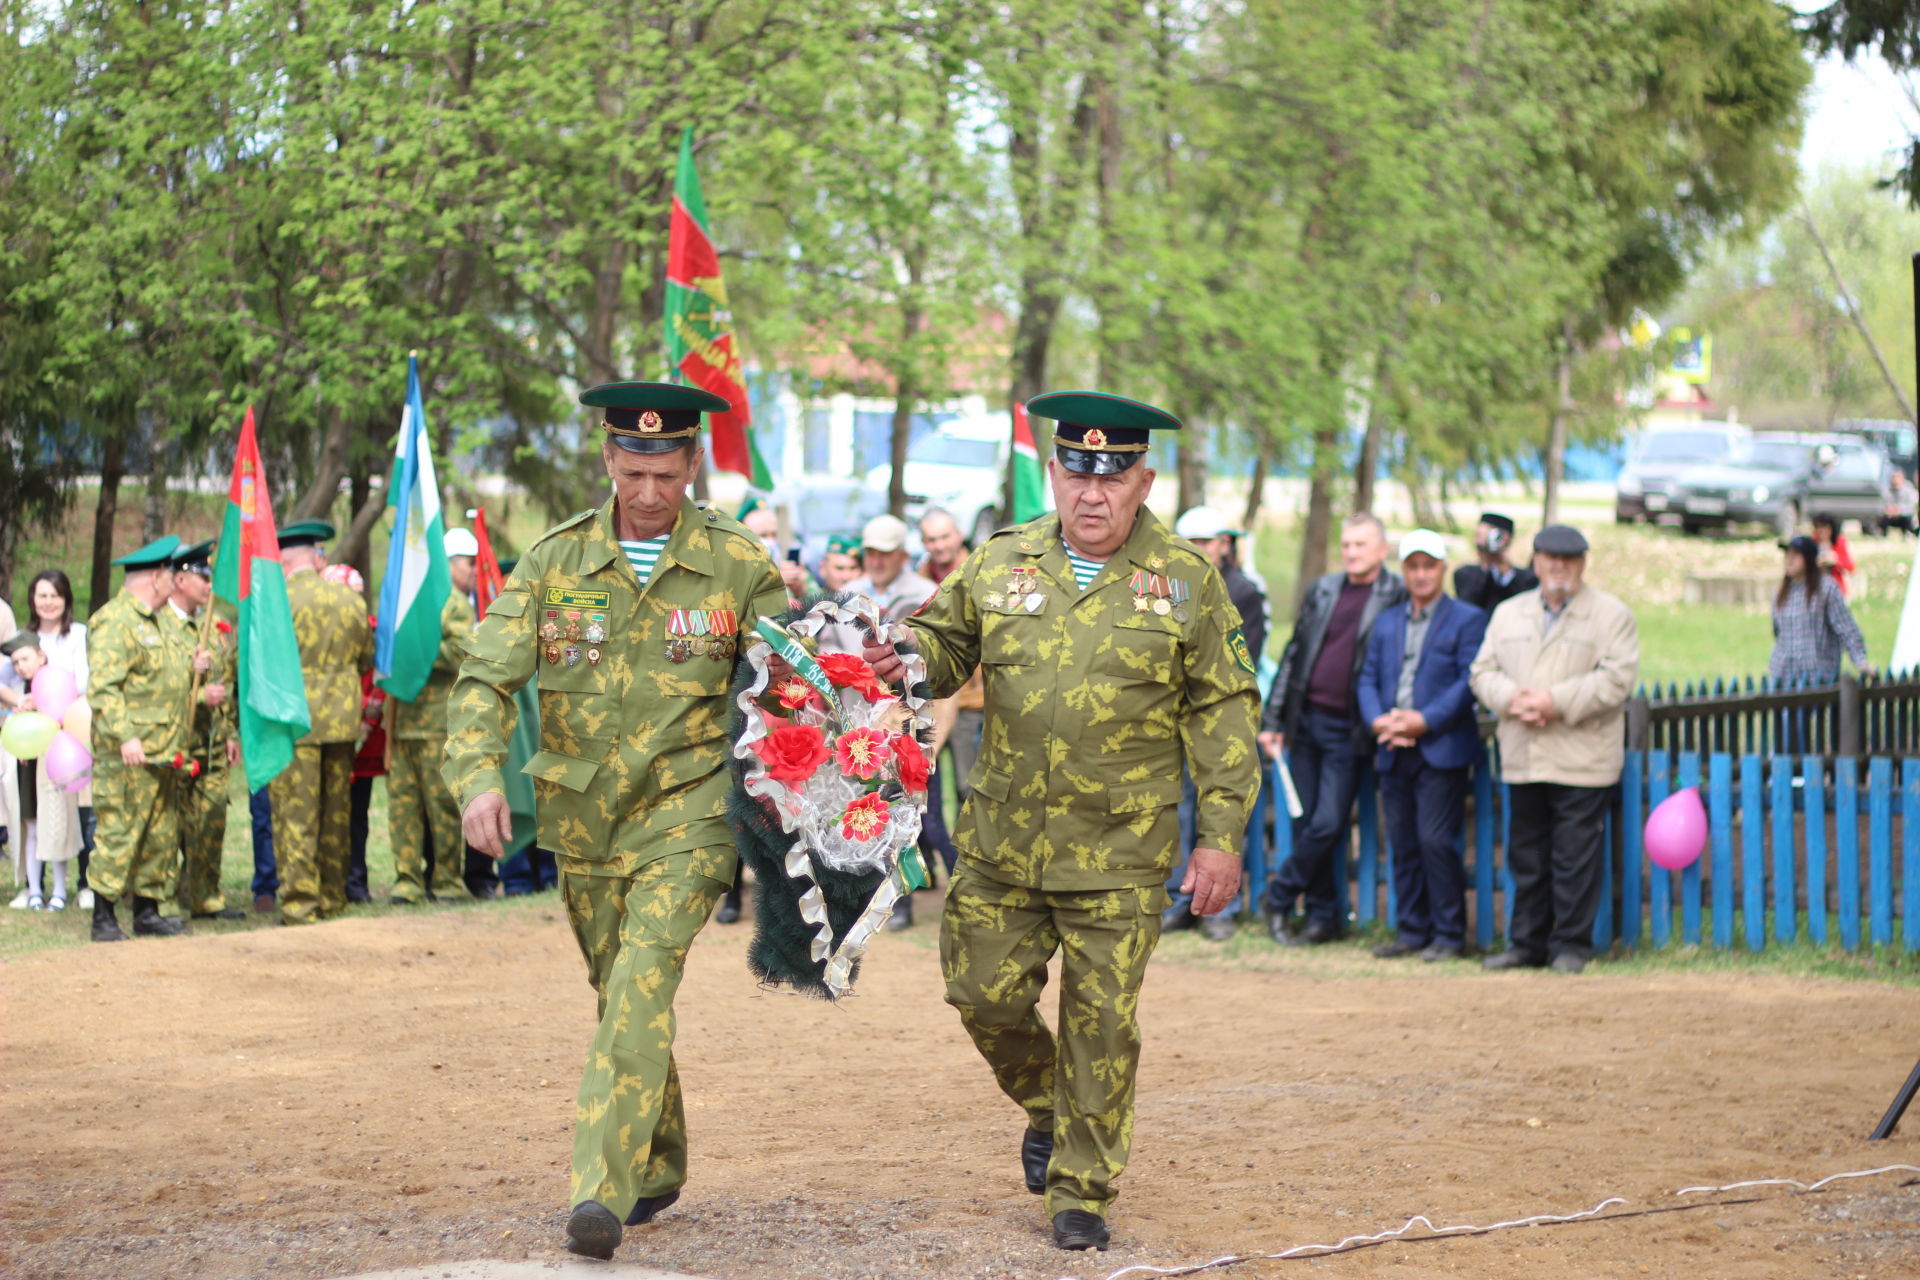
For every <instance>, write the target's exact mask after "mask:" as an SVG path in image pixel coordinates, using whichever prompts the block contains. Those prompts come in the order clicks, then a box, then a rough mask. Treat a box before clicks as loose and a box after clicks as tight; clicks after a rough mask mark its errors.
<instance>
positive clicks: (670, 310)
mask: <svg viewBox="0 0 1920 1280" xmlns="http://www.w3.org/2000/svg"><path fill="white" fill-rule="evenodd" d="M667 363H668V364H670V365H672V366H673V367H674V369H676V370H677V371H678V372H679V374H680V380H681V381H682V382H686V383H689V384H691V385H693V386H696V387H699V388H700V389H701V390H703V391H711V392H712V393H713V394H714V395H717V396H720V397H722V398H723V399H725V400H727V401H728V402H729V403H731V404H732V405H733V410H732V411H731V412H729V413H713V414H708V415H707V425H708V428H709V429H710V431H711V432H712V435H713V446H712V448H713V465H714V466H715V467H717V468H719V469H720V470H722V471H734V472H738V473H739V474H741V475H743V476H745V477H747V479H748V480H749V481H750V482H751V483H752V484H753V486H754V488H756V489H772V488H773V474H772V473H771V472H770V471H768V470H767V463H766V460H765V459H764V458H762V457H761V456H760V450H759V449H758V448H757V447H756V446H755V445H754V442H753V411H752V409H751V407H750V406H749V405H748V404H747V382H746V375H745V373H744V372H743V371H742V368H741V365H740V351H739V348H738V346H737V345H736V344H735V342H734V338H733V317H732V315H731V314H730V313H729V312H728V311H727V286H726V283H725V282H724V281H723V280H721V278H720V255H719V254H718V253H716V252H715V251H714V248H713V237H712V235H711V234H710V233H709V231H708V228H707V202H706V198H705V197H704V196H702V195H701V194H700V175H699V174H697V173H695V172H694V170H693V126H692V125H688V126H687V128H686V131H685V132H684V133H682V134H681V135H680V165H679V168H678V169H676V170H675V172H674V176H673V219H672V221H671V222H670V223H669V224H668V228H667Z"/></svg>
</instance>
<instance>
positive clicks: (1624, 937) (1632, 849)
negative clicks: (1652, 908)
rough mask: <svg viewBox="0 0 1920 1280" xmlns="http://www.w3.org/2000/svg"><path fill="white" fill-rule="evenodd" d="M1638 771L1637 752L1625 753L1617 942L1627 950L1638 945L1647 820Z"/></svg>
mask: <svg viewBox="0 0 1920 1280" xmlns="http://www.w3.org/2000/svg"><path fill="white" fill-rule="evenodd" d="M1640 772H1641V755H1640V753H1639V752H1638V751H1629V752H1627V761H1626V765H1625V767H1624V768H1622V769H1621V770H1620V815H1621V821H1622V822H1623V823H1624V824H1625V825H1624V828H1623V830H1622V831H1621V833H1620V835H1621V841H1620V843H1621V857H1620V941H1622V942H1624V943H1626V945H1628V946H1629V947H1637V946H1639V945H1640V920H1641V912H1640V859H1641V856H1642V849H1641V839H1642V836H1643V831H1642V824H1643V823H1644V822H1645V821H1646V817H1645V811H1644V810H1643V808H1642V807H1641V783H1640Z"/></svg>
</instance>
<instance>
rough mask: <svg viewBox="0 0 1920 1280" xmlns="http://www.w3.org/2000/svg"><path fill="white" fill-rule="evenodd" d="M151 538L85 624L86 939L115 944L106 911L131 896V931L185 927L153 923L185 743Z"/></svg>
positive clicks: (168, 586) (183, 693)
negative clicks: (90, 821)
mask: <svg viewBox="0 0 1920 1280" xmlns="http://www.w3.org/2000/svg"><path fill="white" fill-rule="evenodd" d="M179 549H180V539H178V538H175V537H171V536H169V537H165V538H161V539H160V540H159V541H157V542H150V543H148V544H147V545H146V546H144V547H142V548H140V549H139V550H138V551H135V552H131V553H130V554H128V555H124V556H121V557H120V558H119V559H118V560H115V561H114V563H115V564H117V565H120V566H123V567H124V568H125V569H126V571H127V576H126V581H125V583H124V584H123V585H122V589H121V591H120V594H119V595H117V596H115V597H114V598H113V599H111V600H109V601H107V603H106V604H105V605H103V606H102V607H101V608H100V610H99V612H97V613H95V614H94V615H93V617H92V618H91V619H89V620H88V624H87V667H88V676H87V704H88V705H89V706H90V707H92V709H93V743H92V746H93V804H94V808H95V810H96V811H97V812H98V813H99V826H98V827H97V828H96V829H95V832H94V847H93V862H92V865H91V866H89V867H88V869H87V879H88V882H89V883H90V884H91V885H92V888H93V940H94V941H95V942H124V941H125V940H126V936H127V935H126V934H125V933H123V932H121V930H120V924H119V922H118V921H117V920H116V919H115V918H114V904H115V903H116V902H118V901H119V900H120V899H121V898H122V897H123V896H126V895H128V894H131V895H132V896H133V931H134V932H135V933H137V934H146V935H150V936H153V937H173V936H176V935H179V934H182V933H185V932H186V931H187V923H186V921H184V920H181V919H179V918H178V917H175V916H162V915H161V914H160V904H161V903H162V902H164V901H166V900H167V899H168V898H171V897H173V894H174V889H175V887H176V886H177V885H178V884H179V873H180V818H179V811H178V807H177V806H178V801H177V800H176V798H175V788H176V787H177V785H178V783H177V779H176V772H175V769H174V767H173V759H174V755H175V753H177V752H179V751H180V750H182V749H183V748H184V747H185V746H186V733H185V731H184V726H183V724H182V720H183V718H184V717H185V716H186V710H187V706H186V703H187V692H188V690H187V684H188V680H189V668H190V655H189V652H188V650H187V649H186V647H185V646H184V645H183V644H182V642H181V640H180V636H179V630H178V628H176V627H174V626H173V625H172V623H170V622H168V621H166V620H165V619H164V618H162V617H161V616H160V613H161V611H162V610H164V609H165V608H166V607H167V597H168V596H169V595H171V594H172V592H173V553H174V552H175V551H178V550H179Z"/></svg>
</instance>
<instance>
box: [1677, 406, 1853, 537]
mask: <svg viewBox="0 0 1920 1280" xmlns="http://www.w3.org/2000/svg"><path fill="white" fill-rule="evenodd" d="M1890 474H1891V468H1890V467H1889V465H1888V463H1887V455H1886V454H1884V453H1882V452H1881V451H1880V449H1879V447H1878V446H1876V445H1873V444H1870V443H1868V442H1867V441H1865V440H1862V439H1861V438H1860V437H1858V436H1850V435H1810V434H1792V433H1786V432H1775V433H1769V434H1763V435H1756V436H1754V437H1753V438H1752V440H1751V442H1749V443H1748V444H1747V445H1746V446H1745V447H1744V448H1742V449H1741V450H1739V451H1738V452H1737V453H1735V454H1734V455H1733V457H1731V458H1730V459H1728V460H1727V461H1725V462H1722V463H1718V464H1715V465H1712V466H1701V467H1694V468H1692V469H1691V470H1688V471H1684V472H1682V473H1680V474H1679V475H1678V476H1676V477H1675V478H1674V480H1673V481H1672V483H1671V484H1670V486H1669V489H1668V500H1669V502H1670V504H1671V507H1672V509H1673V510H1674V511H1676V512H1678V513H1679V515H1680V524H1681V527H1682V528H1684V529H1685V530H1686V531H1687V532H1688V533H1699V532H1700V531H1702V530H1704V529H1717V528H1725V527H1727V526H1728V525H1733V524H1762V525H1765V526H1767V527H1768V528H1769V529H1770V530H1772V531H1773V533H1774V534H1776V535H1777V536H1779V537H1782V538H1788V537H1792V536H1793V535H1794V534H1795V533H1798V532H1800V529H1801V525H1802V522H1803V521H1805V520H1807V519H1810V518H1811V517H1813V516H1816V515H1830V516H1832V517H1833V518H1834V519H1835V520H1838V521H1840V522H1841V523H1843V524H1844V523H1845V522H1846V521H1848V520H1857V521H1859V522H1860V527H1861V528H1862V529H1863V530H1865V531H1867V532H1869V533H1873V532H1877V531H1878V530H1879V528H1880V526H1881V522H1882V521H1883V520H1884V519H1885V518H1886V517H1885V505H1886V500H1887V499H1886V491H1887V482H1888V477H1889V475H1890Z"/></svg>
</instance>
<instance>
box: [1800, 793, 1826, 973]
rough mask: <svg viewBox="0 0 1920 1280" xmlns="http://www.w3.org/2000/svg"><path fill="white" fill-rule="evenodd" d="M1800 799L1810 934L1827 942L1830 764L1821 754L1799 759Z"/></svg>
mask: <svg viewBox="0 0 1920 1280" xmlns="http://www.w3.org/2000/svg"><path fill="white" fill-rule="evenodd" d="M1800 801H1801V804H1802V805H1803V806H1804V807H1805V809H1806V824H1805V830H1806V840H1807V937H1809V938H1811V939H1812V940H1813V941H1814V942H1815V943H1817V944H1820V945H1825V943H1826V941H1827V765H1826V761H1824V760H1822V759H1821V758H1820V757H1819V756H1807V757H1805V758H1804V759H1803V760H1802V761H1801V762H1800Z"/></svg>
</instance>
